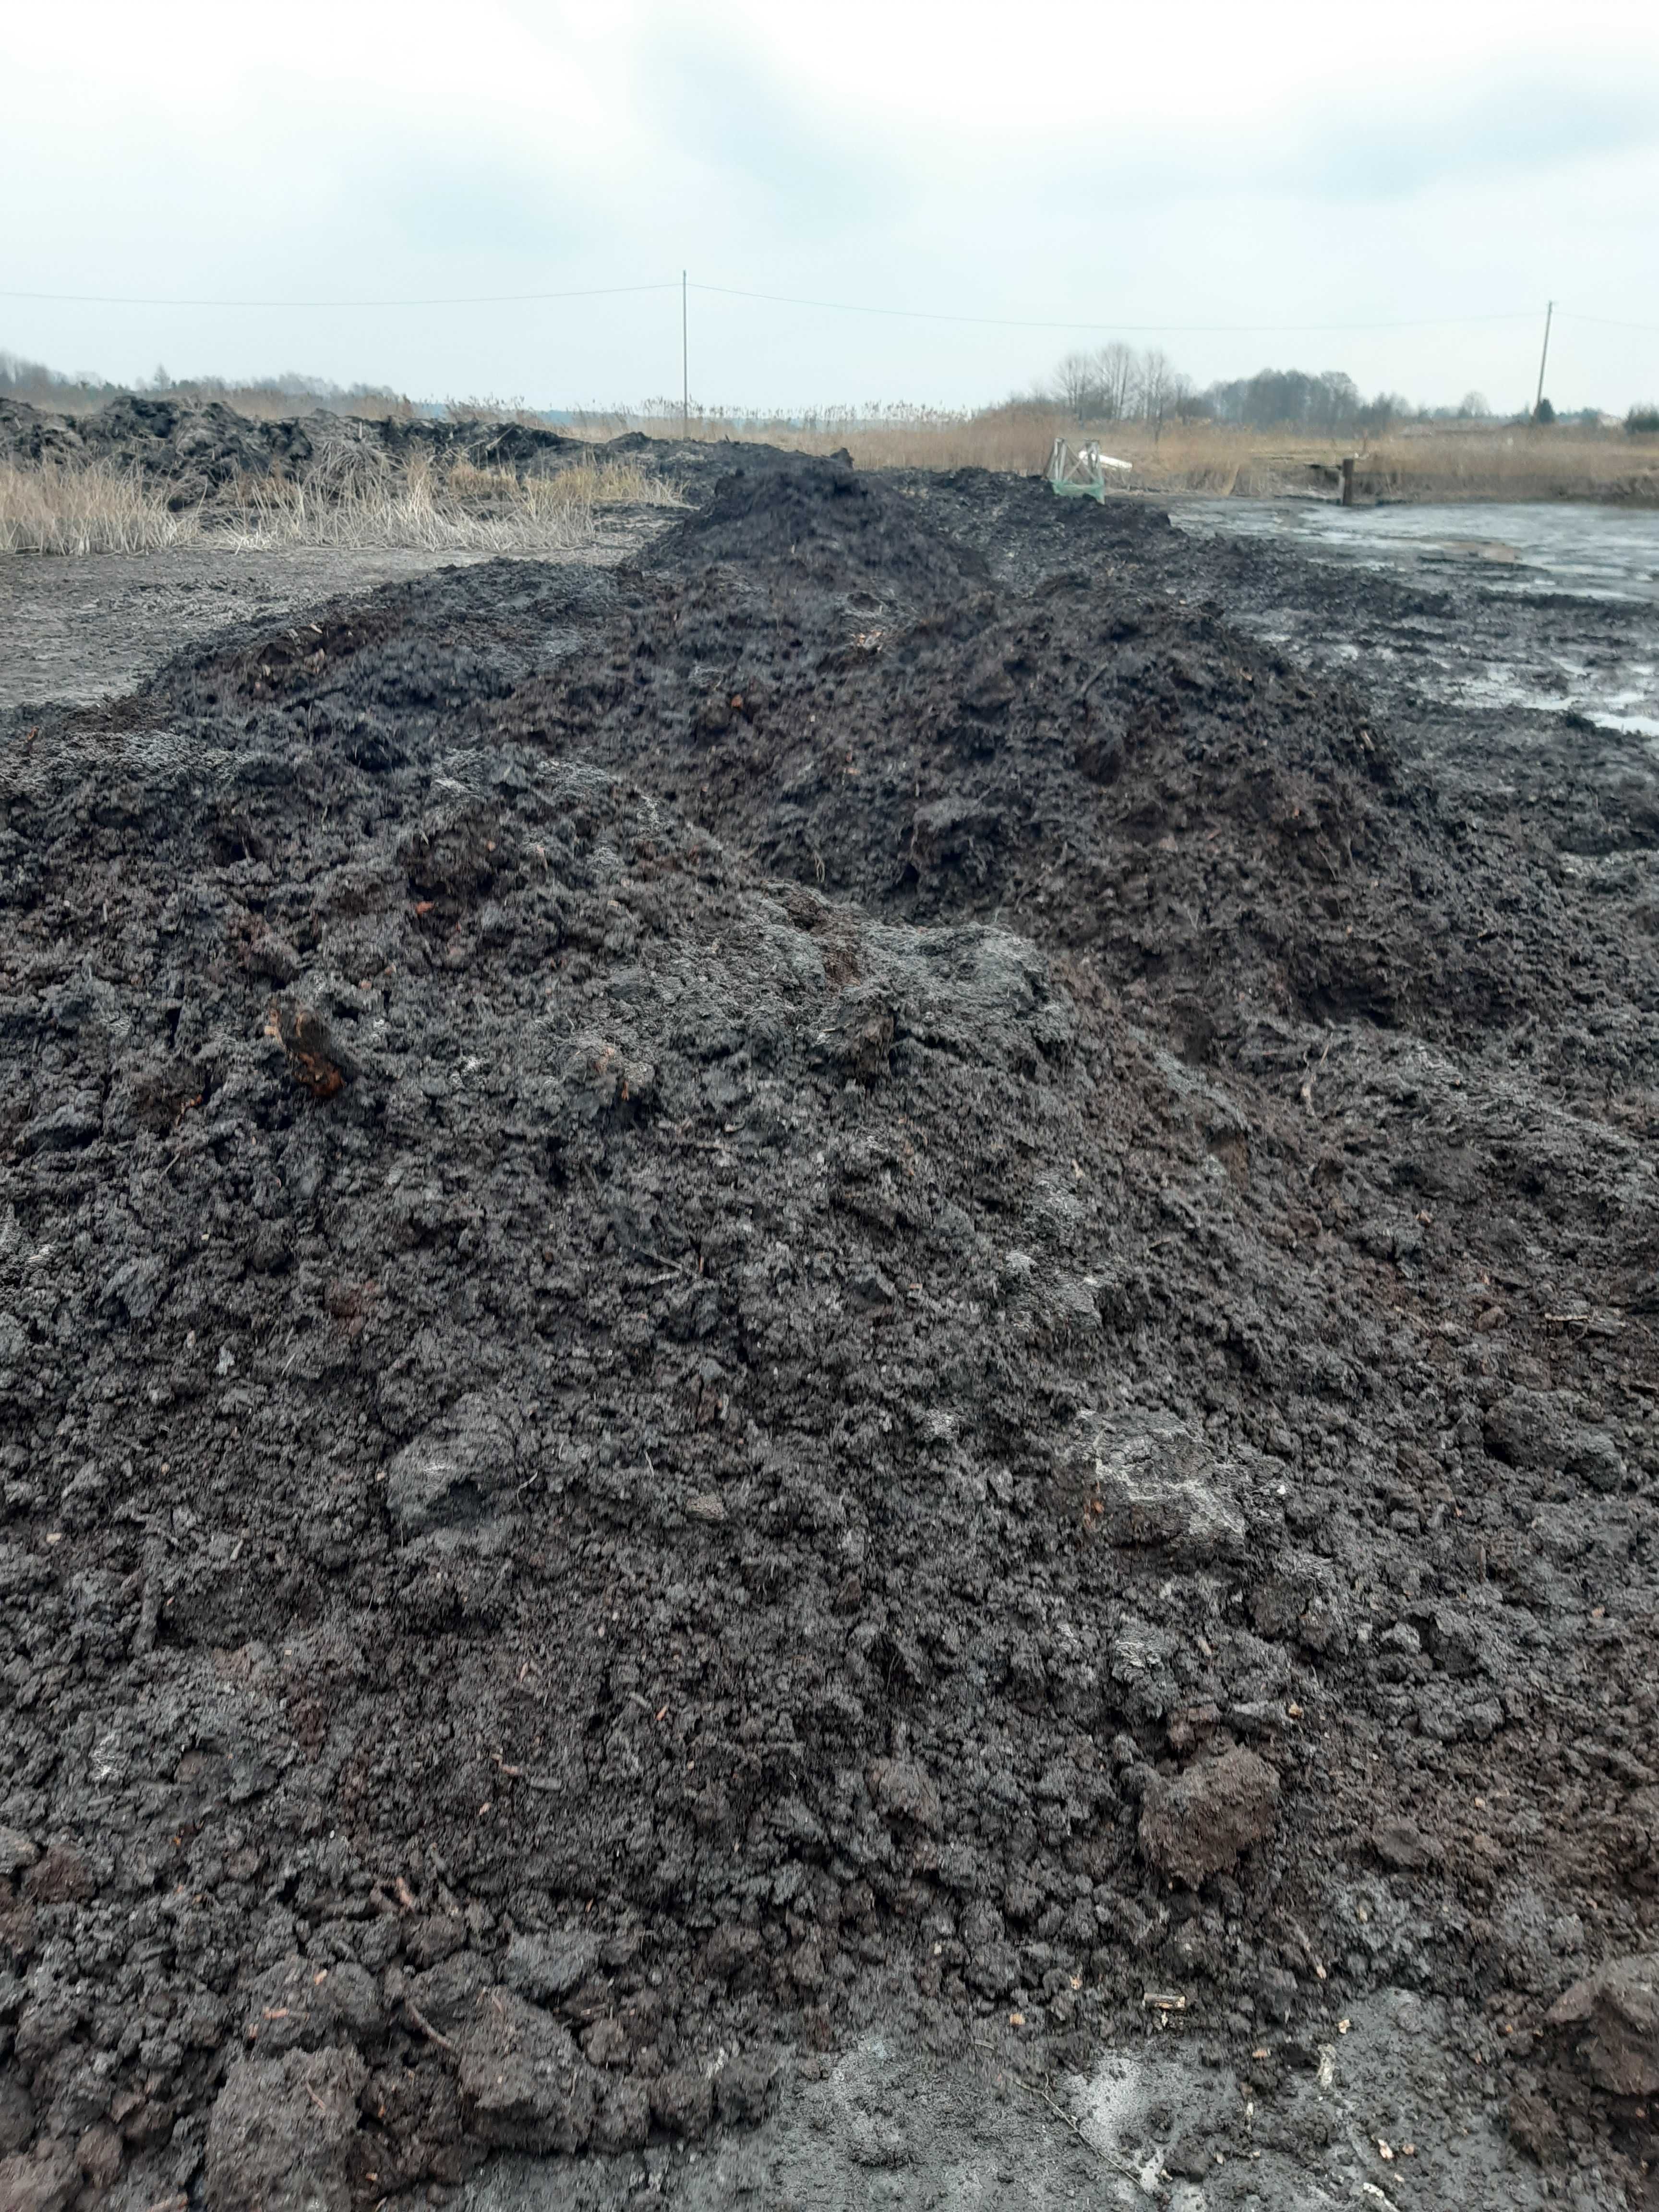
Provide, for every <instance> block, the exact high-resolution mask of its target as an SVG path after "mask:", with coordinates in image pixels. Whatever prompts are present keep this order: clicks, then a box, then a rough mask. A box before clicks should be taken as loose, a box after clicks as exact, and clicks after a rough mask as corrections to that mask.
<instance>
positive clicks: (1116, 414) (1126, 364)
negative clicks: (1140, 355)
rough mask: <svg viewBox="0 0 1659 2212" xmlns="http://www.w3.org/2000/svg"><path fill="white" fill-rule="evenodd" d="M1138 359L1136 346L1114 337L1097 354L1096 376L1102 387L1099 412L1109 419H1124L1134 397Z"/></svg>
mask: <svg viewBox="0 0 1659 2212" xmlns="http://www.w3.org/2000/svg"><path fill="white" fill-rule="evenodd" d="M1138 370H1139V362H1137V361H1136V359H1135V349H1134V348H1133V346H1127V345H1125V344H1124V343H1123V341H1122V339H1121V338H1114V339H1113V340H1112V343H1110V344H1109V345H1103V346H1102V347H1101V349H1100V350H1099V352H1098V353H1097V354H1096V356H1095V377H1096V381H1097V384H1098V385H1099V387H1100V412H1101V416H1102V417H1103V420H1104V421H1106V422H1121V420H1122V418H1123V416H1126V415H1127V413H1128V411H1129V408H1130V405H1131V404H1132V402H1133V398H1134V390H1135V380H1136V375H1137V372H1138Z"/></svg>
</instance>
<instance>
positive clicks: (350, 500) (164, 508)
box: [0, 447, 678, 554]
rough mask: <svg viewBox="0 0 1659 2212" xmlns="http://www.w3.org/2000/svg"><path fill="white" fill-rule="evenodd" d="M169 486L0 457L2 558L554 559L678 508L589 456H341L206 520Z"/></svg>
mask: <svg viewBox="0 0 1659 2212" xmlns="http://www.w3.org/2000/svg"><path fill="white" fill-rule="evenodd" d="M168 496H169V487H168V486H167V483H165V482H163V481H158V480H155V479H151V478H147V477H145V476H144V475H143V473H142V472H141V471H138V470H137V469H125V470H124V469H118V468H115V467H112V465H110V464H108V463H107V462H104V461H90V462H82V463H75V464H65V463H62V462H57V461H44V462H39V463H30V462H21V461H15V460H4V461H0V552H7V553H69V554H75V553H81V554H85V553H143V552H151V551H155V550H158V549H160V548H162V547H165V546H170V545H177V544H182V543H184V542H185V541H186V540H190V539H201V538H207V539H211V540H214V541H216V542H217V543H219V544H224V545H228V546H234V547H236V548H238V549H242V548H247V547H252V546H260V545H285V544H286V545H332V546H339V547H382V548H386V547H410V548H416V549H420V550H425V551H430V552H448V551H454V552H484V553H513V552H555V551H566V550H570V549H571V548H573V547H576V546H579V545H581V544H585V543H586V542H587V541H588V540H589V539H590V538H592V534H593V531H594V528H595V519H596V511H597V510H599V509H600V508H602V507H617V506H623V505H648V506H673V505H675V504H677V503H678V491H677V489H676V487H675V485H674V484H673V483H672V482H671V480H670V479H668V478H665V477H663V476H662V475H661V474H660V473H659V471H655V470H650V469H646V468H642V467H641V465H639V464H638V463H637V462H635V461H622V460H608V459H599V458H594V459H581V460H579V461H576V462H574V463H572V464H570V465H567V466H566V467H563V468H562V469H559V470H557V471H555V472H553V473H551V474H549V475H545V476H533V477H526V478H520V477H518V476H516V475H514V473H513V471H512V470H510V469H504V468H480V467H477V466H476V465H473V464H472V463H471V462H469V461H466V460H457V461H455V462H453V463H452V464H451V465H449V466H448V467H447V468H444V467H440V466H438V465H435V464H434V462H433V461H432V460H431V459H428V456H426V455H425V454H423V453H414V454H411V455H410V458H409V459H408V460H407V461H406V462H405V463H404V464H402V465H399V464H398V463H396V462H394V461H392V460H391V459H388V458H387V457H386V456H385V455H384V454H381V453H375V452H373V451H369V450H367V449H362V448H355V449H353V448H344V447H342V448H339V449H337V450H333V451H331V453H329V454H328V455H326V456H325V458H324V459H321V460H320V461H319V462H318V463H317V464H316V465H313V467H311V468H310V469H308V470H307V471H305V472H304V473H303V474H302V475H300V476H292V477H290V476H283V475H278V474H275V473H273V474H271V475H269V476H264V477H246V478H244V479H243V480H242V481H241V483H239V484H238V485H237V486H236V487H235V493H234V497H233V498H231V499H230V500H228V501H224V502H222V503H221V504H219V505H217V506H216V507H215V509H214V511H213V512H212V513H211V514H208V513H204V511H203V510H202V509H201V508H200V507H187V508H185V510H184V511H183V512H174V510H173V508H172V507H169V506H168V504H167V501H168Z"/></svg>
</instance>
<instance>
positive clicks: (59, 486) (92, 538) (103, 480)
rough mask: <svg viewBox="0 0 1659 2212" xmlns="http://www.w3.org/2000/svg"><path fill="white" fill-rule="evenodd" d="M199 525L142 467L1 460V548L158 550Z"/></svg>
mask: <svg viewBox="0 0 1659 2212" xmlns="http://www.w3.org/2000/svg"><path fill="white" fill-rule="evenodd" d="M198 527H199V525H198V521H197V517H196V515H195V514H194V513H183V514H174V513H172V512H171V511H170V509H169V508H168V507H167V501H166V500H165V499H163V498H162V497H161V495H160V494H159V493H158V492H156V491H155V490H154V489H152V488H151V487H150V486H149V485H148V484H146V483H145V482H144V480H143V477H141V476H140V475H139V473H138V471H137V470H136V469H131V470H125V469H112V468H109V467H107V466H106V465H102V464H101V463H94V464H93V465H90V466H86V467H78V468H62V467H59V466H58V465H56V464H55V463H53V462H51V461H47V462H44V463H41V464H40V465H29V464H27V463H22V462H18V461H10V460H0V553H153V552H155V551H157V550H160V549H161V547H163V546H167V545H178V544H181V543H183V541H184V540H185V539H186V538H194V537H195V536H196V534H197V529H198Z"/></svg>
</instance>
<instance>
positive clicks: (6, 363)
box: [0, 353, 115, 414]
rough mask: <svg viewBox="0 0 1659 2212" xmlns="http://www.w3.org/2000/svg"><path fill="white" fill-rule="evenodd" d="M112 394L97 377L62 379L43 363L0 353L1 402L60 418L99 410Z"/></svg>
mask: <svg viewBox="0 0 1659 2212" xmlns="http://www.w3.org/2000/svg"><path fill="white" fill-rule="evenodd" d="M114 390H115V386H113V385H112V384H106V382H105V381H104V380H103V378H102V377H100V376H90V375H86V376H64V374H62V373H61V372H60V371H59V370H58V369H55V368H47V367H46V363H45V362H42V361H24V360H23V359H22V358H21V356H19V355H17V354H15V353H0V399H22V400H27V403H28V404H29V405H30V406H31V407H44V408H47V409H50V410H52V412H54V413H58V414H63V413H67V412H71V411H73V410H76V409H79V410H85V409H87V408H88V407H100V406H101V405H102V404H103V403H104V401H105V400H106V399H107V398H108V397H109V396H110V394H111V392H113V391H114Z"/></svg>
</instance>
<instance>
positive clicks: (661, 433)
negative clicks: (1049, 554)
mask: <svg viewBox="0 0 1659 2212" xmlns="http://www.w3.org/2000/svg"><path fill="white" fill-rule="evenodd" d="M580 428H582V429H583V431H584V432H585V434H586V435H589V436H613V435H616V434H617V431H619V430H622V429H623V428H631V429H639V430H643V431H645V432H646V433H647V435H651V436H654V437H660V438H678V437H679V436H680V435H681V421H680V417H679V416H678V413H677V412H671V411H669V410H666V409H665V410H661V411H660V412H657V411H655V410H653V411H650V412H647V413H643V414H640V415H629V416H622V415H617V416H588V417H584V418H582V421H581V423H580ZM690 435H691V436H692V437H694V438H701V439H720V438H728V437H743V438H758V439H764V440H765V441H767V442H768V443H769V444H770V445H777V446H783V447H788V448H789V449H790V450H792V451H793V452H798V453H836V452H841V451H843V450H844V451H845V452H847V453H850V454H851V456H852V458H853V460H854V463H855V464H856V465H858V466H859V467H860V468H919V469H957V468H984V469H1002V470H1012V471H1017V472H1018V473H1022V474H1026V475H1031V474H1036V473H1037V472H1038V471H1041V470H1042V469H1043V468H1044V467H1045V466H1046V465H1047V463H1048V454H1049V451H1050V449H1051V447H1052V446H1053V443H1054V439H1055V438H1056V437H1065V438H1068V439H1069V440H1070V441H1071V442H1072V444H1073V446H1074V447H1075V446H1076V445H1078V444H1079V443H1080V442H1081V441H1083V440H1085V439H1087V438H1094V439H1097V440H1098V441H1099V444H1100V447H1101V450H1102V451H1103V453H1112V454H1115V456H1117V457H1118V458H1119V459H1123V460H1127V461H1130V462H1132V463H1133V469H1134V472H1133V475H1132V476H1128V477H1124V478H1122V479H1121V485H1118V484H1115V485H1114V486H1113V489H1122V490H1123V491H1126V492H1133V491H1136V490H1140V491H1147V490H1151V491H1158V492H1202V493H1209V494H1211V495H1215V496H1218V497H1229V496H1234V497H1240V498H1257V499H1273V498H1283V497H1285V496H1286V495H1293V494H1304V495H1305V494H1307V493H1310V492H1314V493H1323V494H1325V495H1327V496H1331V495H1334V490H1335V486H1336V483H1337V481H1338V477H1337V471H1338V468H1339V465H1340V462H1341V460H1342V459H1343V457H1344V455H1345V454H1350V453H1352V454H1356V455H1357V456H1358V468H1357V470H1356V471H1355V473H1356V478H1357V482H1358V489H1359V492H1360V495H1361V496H1362V497H1364V498H1385V499H1395V500H1458V499H1503V500H1516V499H1590V500H1630V501H1644V502H1650V501H1651V502H1659V436H1652V435H1648V436H1640V437H1632V436H1631V435H1628V434H1627V433H1626V432H1624V431H1610V430H1590V429H1583V428H1578V427H1577V426H1576V425H1575V426H1565V425H1553V426H1551V427H1549V428H1538V429H1534V428H1527V427H1525V426H1516V425H1514V424H1502V425H1499V424H1493V425H1492V426H1491V427H1490V428H1486V427H1480V428H1476V427H1472V426H1471V425H1470V424H1468V423H1467V422H1447V423H1444V424H1412V425H1410V426H1409V427H1407V428H1401V429H1399V430H1396V431H1394V432H1392V433H1390V434H1389V435H1387V436H1385V437H1382V438H1378V439H1376V440H1374V441H1371V442H1370V443H1369V444H1367V443H1365V442H1364V441H1356V440H1353V439H1349V440H1346V441H1343V440H1340V439H1331V438H1306V437H1297V436H1295V435H1286V434H1285V433H1284V432H1279V433H1275V432H1273V431H1263V430H1251V429H1237V428H1231V427H1228V426H1226V425H1224V424H1220V423H1215V422H1166V423H1165V424H1164V426H1163V428H1162V429H1161V430H1155V429H1154V428H1153V426H1152V424H1151V423H1148V422H1100V423H1083V424H1079V422H1077V420H1076V418H1075V417H1074V416H1069V415H1066V413H1064V412H1063V411H1061V410H1060V409H1058V408H1056V409H1054V410H1043V409H1039V408H1035V407H1030V406H1019V407H1010V408H999V409H995V410H989V411H987V412H986V413H984V414H980V415H972V416H935V415H929V414H927V413H925V412H922V411H920V410H918V411H917V412H916V413H915V415H914V416H912V417H910V418H909V419H901V411H900V410H891V411H890V412H889V413H887V414H886V415H885V416H878V417H876V418H875V419H870V418H867V417H863V416H857V417H854V416H847V417H843V418H842V419H841V420H839V421H837V420H835V419H833V418H832V419H830V420H828V421H820V422H817V423H816V424H813V425H812V426H811V427H805V428H803V427H801V426H800V425H799V424H794V423H789V422H752V423H744V424H742V425H739V424H738V423H737V422H734V421H732V419H731V418H729V417H724V416H697V415H696V414H694V415H693V416H691V419H690Z"/></svg>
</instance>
